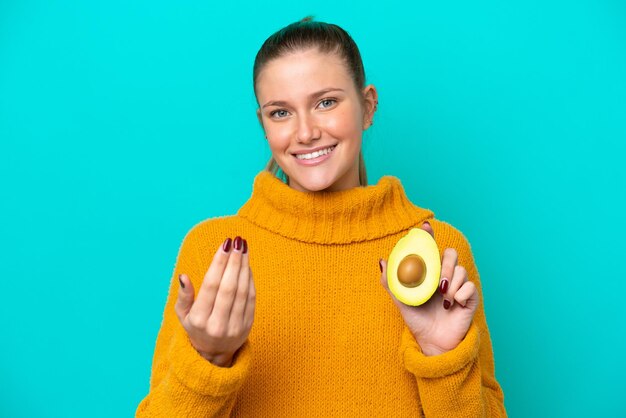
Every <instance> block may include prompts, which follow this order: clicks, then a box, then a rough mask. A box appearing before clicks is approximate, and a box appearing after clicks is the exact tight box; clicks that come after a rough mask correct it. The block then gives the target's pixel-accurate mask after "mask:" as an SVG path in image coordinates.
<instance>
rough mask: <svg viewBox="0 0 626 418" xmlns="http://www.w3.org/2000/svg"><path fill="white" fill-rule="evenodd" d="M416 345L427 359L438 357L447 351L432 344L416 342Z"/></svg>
mask: <svg viewBox="0 0 626 418" xmlns="http://www.w3.org/2000/svg"><path fill="white" fill-rule="evenodd" d="M417 344H418V345H419V346H420V350H421V351H422V354H424V355H425V356H427V357H431V356H438V355H439V354H443V353H445V352H447V351H448V350H444V349H442V348H439V347H437V346H435V345H432V344H426V343H420V342H419V341H418V342H417Z"/></svg>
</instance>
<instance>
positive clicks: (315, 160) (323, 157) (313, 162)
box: [293, 145, 337, 166]
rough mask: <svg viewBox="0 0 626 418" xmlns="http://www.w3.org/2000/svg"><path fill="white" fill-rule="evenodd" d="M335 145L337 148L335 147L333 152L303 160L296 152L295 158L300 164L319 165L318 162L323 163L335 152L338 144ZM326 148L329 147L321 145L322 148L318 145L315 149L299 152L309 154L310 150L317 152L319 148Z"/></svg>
mask: <svg viewBox="0 0 626 418" xmlns="http://www.w3.org/2000/svg"><path fill="white" fill-rule="evenodd" d="M332 146H333V145H331V147H332ZM334 147H335V148H333V150H332V151H331V152H329V153H328V154H324V155H320V156H319V157H317V158H313V159H311V160H301V159H299V158H298V157H296V156H295V154H294V156H293V158H295V160H296V162H297V163H298V164H300V165H305V166H312V165H318V164H321V163H323V162H324V161H326V160H327V159H329V158H330V157H331V156H332V155H333V154H334V153H335V150H336V149H337V145H334ZM326 148H329V147H321V148H319V147H318V148H315V150H310V151H306V152H300V153H299V154H308V153H310V152H315V151H318V150H321V149H326Z"/></svg>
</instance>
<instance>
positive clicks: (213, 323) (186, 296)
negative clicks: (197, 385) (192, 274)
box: [174, 237, 256, 367]
mask: <svg viewBox="0 0 626 418" xmlns="http://www.w3.org/2000/svg"><path fill="white" fill-rule="evenodd" d="M231 243H233V248H232V250H231V248H230V247H231ZM247 250H248V243H247V242H246V240H244V239H242V238H241V237H236V238H235V240H234V242H233V241H232V240H231V239H230V238H227V239H226V241H224V244H223V245H221V246H220V248H218V250H217V252H216V253H215V255H214V256H213V261H212V262H211V265H210V266H209V269H208V271H207V272H206V274H205V276H204V280H203V282H202V285H201V287H200V290H199V291H198V296H197V298H196V300H195V301H194V288H193V284H192V283H191V280H189V277H188V276H187V275H186V274H181V275H180V276H179V280H180V283H181V286H180V287H179V290H178V299H177V301H176V305H175V307H174V309H175V311H176V315H177V316H178V319H179V320H180V322H181V324H182V325H183V327H184V328H185V331H187V334H188V335H189V339H190V341H191V344H192V345H193V347H194V348H195V349H196V350H197V351H198V353H199V354H200V355H201V356H202V357H204V358H205V359H207V360H208V361H210V362H211V363H213V364H215V365H217V366H220V367H230V366H231V363H232V359H233V356H234V355H235V352H236V351H237V350H238V349H239V348H240V347H241V346H242V345H243V343H244V342H245V341H246V339H247V338H248V334H249V333H250V329H251V328H252V322H253V320H254V305H255V302H256V291H255V289H254V281H253V279H252V272H251V271H250V265H249V263H248V258H249V253H248V251H247Z"/></svg>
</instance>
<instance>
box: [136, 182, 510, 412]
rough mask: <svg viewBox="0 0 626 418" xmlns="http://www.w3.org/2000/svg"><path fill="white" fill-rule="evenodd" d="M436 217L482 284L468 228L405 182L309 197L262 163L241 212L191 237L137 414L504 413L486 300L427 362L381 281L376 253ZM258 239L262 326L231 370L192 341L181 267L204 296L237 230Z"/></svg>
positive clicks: (253, 259)
mask: <svg viewBox="0 0 626 418" xmlns="http://www.w3.org/2000/svg"><path fill="white" fill-rule="evenodd" d="M425 220H428V221H429V223H430V224H431V226H432V228H433V230H434V236H435V241H436V242H437V245H438V247H439V250H440V252H441V253H442V254H443V250H444V249H445V248H447V247H453V248H455V249H456V250H457V252H458V264H460V265H462V266H464V267H465V268H466V270H467V272H468V277H469V280H471V281H473V282H474V283H475V284H476V285H477V287H478V291H479V294H480V296H481V301H482V291H481V287H480V282H479V275H478V270H477V268H476V266H475V264H474V259H473V256H472V252H471V248H470V245H469V243H468V241H467V239H466V238H465V237H464V235H463V234H462V233H461V232H460V231H459V230H457V229H455V228H454V227H453V226H451V225H450V224H448V223H446V222H443V221H439V220H436V219H435V218H434V214H433V212H432V211H430V210H427V209H423V208H420V207H418V206H415V205H414V204H412V203H411V202H410V201H409V199H408V198H407V196H406V194H405V192H404V189H403V187H402V185H401V183H400V181H399V180H398V179H397V178H396V177H393V176H383V177H382V178H381V179H380V180H379V182H378V184H377V185H370V186H366V187H356V188H353V189H349V190H344V191H339V192H317V193H305V192H301V191H298V190H295V189H292V188H290V187H289V186H288V185H286V184H285V183H283V182H282V181H281V180H279V179H278V178H277V177H275V176H274V175H273V174H271V173H270V172H267V171H261V172H260V173H259V174H258V175H257V176H256V178H255V180H254V187H253V191H252V195H251V197H250V199H249V200H248V201H247V202H246V203H245V204H244V205H243V206H242V207H241V208H240V209H239V211H238V212H237V214H236V215H233V216H225V217H219V218H213V219H207V220H204V221H202V222H200V223H198V224H197V225H195V226H194V227H193V228H191V229H190V230H189V232H188V233H187V234H186V235H185V237H184V239H183V242H182V244H181V247H180V251H179V253H178V257H177V260H176V265H175V268H174V272H173V275H172V280H171V284H170V288H169V294H168V297H167V301H166V304H165V310H164V313H163V321H162V324H161V328H160V330H159V333H158V336H157V340H156V347H155V351H154V357H153V362H152V375H151V379H150V391H149V393H148V394H147V396H146V397H145V398H144V399H143V400H142V401H141V402H140V404H139V405H138V408H137V411H136V416H137V417H168V418H171V417H226V416H233V417H331V416H339V417H352V416H354V417H357V416H359V417H362V416H373V417H418V416H424V415H425V416H427V417H451V416H459V417H461V416H462V417H482V416H506V412H505V409H504V403H503V392H502V389H501V388H500V385H499V384H498V382H497V381H496V378H495V373H494V359H493V352H492V345H491V339H490V336H489V331H488V328H487V323H486V319H485V313H484V309H483V304H482V302H481V303H480V305H479V307H478V309H477V311H476V313H475V316H474V319H473V322H472V324H471V326H470V328H469V330H468V332H467V334H466V336H465V338H464V339H463V340H462V341H461V342H460V343H459V345H458V346H457V347H456V348H454V349H453V350H451V351H448V352H446V353H444V354H440V355H437V356H425V355H424V354H422V352H421V351H420V347H419V345H418V344H417V342H416V341H415V338H414V337H413V335H412V334H411V332H410V331H409V329H408V327H407V326H406V325H405V324H404V320H403V318H402V316H401V315H400V312H399V310H398V308H397V307H396V306H395V305H394V303H393V301H392V300H391V298H390V296H389V294H388V293H387V292H386V290H385V289H384V288H383V286H382V285H381V283H380V274H381V273H380V270H379V266H378V260H379V259H380V258H384V259H387V258H388V256H389V253H390V252H391V250H392V248H393V247H394V245H395V244H396V242H397V241H398V240H399V239H400V238H402V237H403V236H404V235H405V234H406V233H407V232H408V231H409V230H410V229H411V228H413V227H419V226H420V225H421V224H422V223H423V221H425ZM237 235H239V236H241V237H243V238H245V239H246V240H247V242H248V251H249V260H250V269H251V271H252V274H253V279H254V283H255V288H256V309H255V317H254V323H253V325H252V329H251V331H250V334H249V336H248V339H247V340H246V342H245V343H244V345H243V346H242V347H241V348H240V349H239V350H238V351H237V352H236V354H235V356H234V358H233V364H232V366H231V367H219V366H216V365H213V364H212V363H210V362H208V361H207V360H205V359H204V358H203V357H201V356H200V355H199V354H198V353H197V352H196V350H195V349H194V348H193V346H192V345H191V343H190V341H189V338H188V336H187V333H186V332H185V330H184V328H183V327H182V325H181V323H180V321H179V320H178V317H177V316H176V313H175V311H174V305H175V303H176V298H177V293H178V289H179V283H178V275H179V274H180V273H186V274H187V275H188V276H189V278H190V280H191V281H192V283H193V286H194V289H195V291H196V294H197V291H198V289H199V288H200V285H201V283H202V281H203V278H204V275H205V273H206V271H207V269H208V267H209V265H210V263H211V261H212V257H213V254H214V253H215V250H216V249H217V248H218V246H219V245H221V243H222V242H223V241H224V240H225V239H226V238H227V237H233V238H234V237H235V236H237Z"/></svg>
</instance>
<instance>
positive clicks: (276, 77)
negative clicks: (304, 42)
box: [257, 49, 353, 98]
mask: <svg viewBox="0 0 626 418" xmlns="http://www.w3.org/2000/svg"><path fill="white" fill-rule="evenodd" d="M352 83H353V82H352V79H351V78H350V75H349V74H348V70H347V69H346V66H345V64H344V62H343V60H342V59H341V58H340V57H338V56H337V55H336V54H327V53H321V52H319V51H318V50H317V49H310V50H307V51H299V52H294V53H290V54H288V55H285V56H282V57H279V58H275V59H273V60H271V61H269V62H268V63H267V64H266V66H265V68H263V70H261V72H260V73H259V77H258V79H257V93H258V94H259V96H260V97H266V96H276V95H280V96H286V95H293V96H298V95H300V94H303V95H305V94H308V93H309V92H310V91H314V90H318V89H320V88H325V87H329V86H332V87H340V88H343V89H345V90H346V91H348V90H349V89H350V88H351V85H352ZM270 98H274V97H270Z"/></svg>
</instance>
